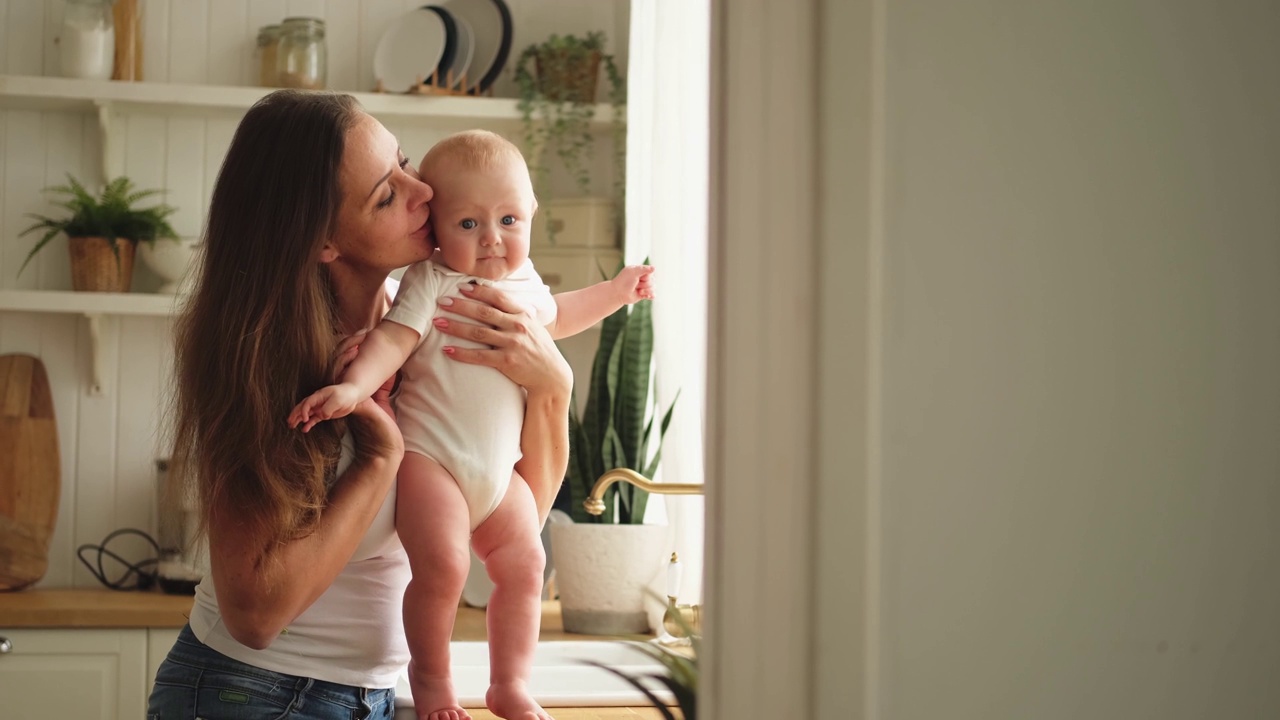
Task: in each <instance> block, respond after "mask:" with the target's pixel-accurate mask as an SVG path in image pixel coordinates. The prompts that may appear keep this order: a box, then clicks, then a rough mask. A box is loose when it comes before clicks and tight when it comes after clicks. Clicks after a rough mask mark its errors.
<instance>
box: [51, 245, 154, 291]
mask: <svg viewBox="0 0 1280 720" xmlns="http://www.w3.org/2000/svg"><path fill="white" fill-rule="evenodd" d="M67 240H68V242H69V244H70V248H71V287H73V288H74V289H75V290H77V291H78V292H129V285H130V283H131V282H132V281H133V255H134V251H135V250H136V249H137V243H135V242H133V241H132V240H125V239H123V238H117V239H116V250H118V251H119V255H118V257H117V253H116V252H115V251H113V250H112V249H111V243H109V242H107V239H106V238H100V237H87V238H68V239H67Z"/></svg>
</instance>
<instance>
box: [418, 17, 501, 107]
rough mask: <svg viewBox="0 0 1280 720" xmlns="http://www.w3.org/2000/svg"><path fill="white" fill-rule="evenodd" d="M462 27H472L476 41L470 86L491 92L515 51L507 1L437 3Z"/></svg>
mask: <svg viewBox="0 0 1280 720" xmlns="http://www.w3.org/2000/svg"><path fill="white" fill-rule="evenodd" d="M436 5H437V6H439V7H442V8H444V9H446V10H448V11H449V13H450V14H451V15H453V19H454V20H455V21H458V23H459V24H462V23H464V22H465V23H466V24H467V25H469V26H470V27H471V32H472V36H473V38H474V40H475V42H474V43H473V46H472V56H471V67H470V68H469V69H468V70H467V85H468V86H471V87H475V88H477V90H478V91H479V92H484V91H485V90H488V89H489V86H490V85H492V84H493V81H494V80H497V79H498V73H500V72H502V66H503V65H506V63H507V55H508V54H509V53H510V52H511V11H509V10H508V9H507V4H506V3H505V2H503V0H443V2H438V3H436Z"/></svg>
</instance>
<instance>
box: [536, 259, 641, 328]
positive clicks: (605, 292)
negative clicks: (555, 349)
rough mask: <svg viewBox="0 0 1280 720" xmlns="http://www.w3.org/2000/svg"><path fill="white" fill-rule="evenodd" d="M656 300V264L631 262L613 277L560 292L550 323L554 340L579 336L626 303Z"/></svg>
mask: <svg viewBox="0 0 1280 720" xmlns="http://www.w3.org/2000/svg"><path fill="white" fill-rule="evenodd" d="M652 299H653V267H652V266H651V265H628V266H627V267H624V268H622V270H621V271H619V272H618V274H617V275H616V276H615V277H614V278H613V279H612V280H606V281H604V282H598V283H596V284H595V285H591V286H588V287H585V288H582V289H581V290H571V291H569V292H563V293H559V294H557V295H556V296H555V300H556V319H555V321H554V322H552V323H551V324H550V325H548V326H547V330H548V331H550V333H551V337H552V339H554V340H559V339H561V338H566V337H569V336H570V335H577V334H578V333H580V332H582V331H583V330H586V329H587V328H589V327H591V326H592V325H595V324H596V323H598V322H600V321H601V320H603V319H605V318H607V317H609V316H610V315H612V314H614V313H615V312H617V311H618V308H620V307H622V306H623V305H630V304H632V303H635V302H639V301H641V300H652Z"/></svg>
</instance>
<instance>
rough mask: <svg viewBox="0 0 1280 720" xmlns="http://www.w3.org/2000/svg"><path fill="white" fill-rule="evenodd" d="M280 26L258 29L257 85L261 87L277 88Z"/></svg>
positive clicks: (265, 26) (267, 26)
mask: <svg viewBox="0 0 1280 720" xmlns="http://www.w3.org/2000/svg"><path fill="white" fill-rule="evenodd" d="M280 29H281V28H280V26H279V25H264V26H263V27H261V28H259V29H258V84H259V85H261V86H262V87H279V84H280V83H279V75H278V72H279V71H278V70H277V69H276V63H277V62H278V59H277V58H278V57H279V53H278V52H277V51H278V50H279V49H280Z"/></svg>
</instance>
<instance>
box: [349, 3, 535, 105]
mask: <svg viewBox="0 0 1280 720" xmlns="http://www.w3.org/2000/svg"><path fill="white" fill-rule="evenodd" d="M510 52H511V12H510V10H508V9H507V4H506V3H505V2H504V0H441V1H440V2H438V3H436V4H434V5H424V6H423V7H420V8H418V9H416V10H410V11H409V12H407V13H405V14H404V15H402V16H400V17H399V18H397V19H396V20H395V22H394V23H393V24H392V25H391V27H390V29H388V30H387V31H386V32H385V33H383V34H382V38H381V39H380V40H379V41H378V47H377V49H376V50H375V51H374V54H373V74H374V77H375V78H377V79H378V80H380V81H381V82H382V86H383V87H384V88H385V89H387V90H388V91H391V92H405V91H408V90H409V89H410V88H411V87H413V85H415V84H416V83H419V82H424V83H430V82H431V81H432V77H433V76H434V77H436V78H437V81H436V84H437V85H438V86H440V87H447V88H448V89H450V90H456V89H462V87H463V80H464V78H465V81H466V90H467V91H468V92H471V93H473V94H477V95H478V94H481V93H484V92H486V91H488V89H489V86H490V85H492V84H493V81H494V80H496V79H497V78H498V74H499V73H501V72H502V67H503V66H504V65H506V62H507V56H508V55H509V54H510Z"/></svg>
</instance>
